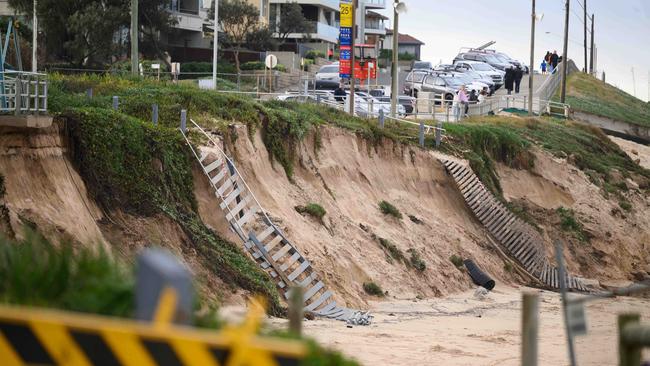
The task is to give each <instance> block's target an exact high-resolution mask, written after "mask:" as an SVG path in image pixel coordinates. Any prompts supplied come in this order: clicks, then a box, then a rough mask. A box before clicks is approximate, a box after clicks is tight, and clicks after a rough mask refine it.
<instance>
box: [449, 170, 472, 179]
mask: <svg viewBox="0 0 650 366" xmlns="http://www.w3.org/2000/svg"><path fill="white" fill-rule="evenodd" d="M468 174H472V171H471V170H470V169H459V170H458V171H457V172H456V173H455V174H453V176H454V179H455V180H456V182H460V181H461V180H462V179H463V178H464V177H466V176H467V175H468Z"/></svg>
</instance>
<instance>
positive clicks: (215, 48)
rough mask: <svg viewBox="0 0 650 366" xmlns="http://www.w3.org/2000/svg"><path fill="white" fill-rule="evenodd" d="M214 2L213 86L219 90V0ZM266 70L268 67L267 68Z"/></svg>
mask: <svg viewBox="0 0 650 366" xmlns="http://www.w3.org/2000/svg"><path fill="white" fill-rule="evenodd" d="M213 2H214V37H213V41H212V42H213V43H214V44H213V45H212V46H213V47H212V86H213V87H214V90H217V53H218V50H219V44H218V43H217V41H218V40H219V0H213ZM265 70H266V69H265Z"/></svg>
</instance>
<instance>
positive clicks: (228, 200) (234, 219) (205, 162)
mask: <svg viewBox="0 0 650 366" xmlns="http://www.w3.org/2000/svg"><path fill="white" fill-rule="evenodd" d="M191 122H192V123H193V124H194V126H195V127H196V130H197V131H200V133H202V134H203V135H205V137H207V138H208V140H209V141H210V143H211V145H212V147H213V149H212V151H211V153H208V152H202V151H197V150H198V149H197V148H195V147H194V146H193V145H192V144H191V143H190V141H189V139H188V137H187V131H183V130H181V133H182V134H183V136H184V137H185V140H186V141H187V144H188V146H189V147H190V149H191V150H192V153H193V154H194V156H195V157H196V159H197V160H198V161H199V163H200V165H201V168H202V169H203V172H204V173H205V176H206V178H207V179H208V181H209V182H210V185H211V186H212V188H213V189H214V191H215V195H216V197H217V198H218V199H219V201H220V205H219V207H220V208H221V210H223V212H224V213H225V214H226V220H228V222H229V224H230V227H231V229H232V230H233V231H234V232H235V233H236V234H237V235H238V236H239V237H240V238H241V240H242V242H243V244H244V248H245V249H246V251H247V252H248V253H249V254H250V255H251V256H252V257H253V259H254V260H255V261H256V262H257V263H258V264H259V265H260V267H261V268H262V269H263V270H264V271H266V272H267V273H268V274H269V275H270V276H271V278H273V280H274V281H275V283H276V284H277V286H278V289H279V291H280V293H281V294H282V295H283V296H284V297H285V298H286V299H288V298H289V289H290V288H291V287H293V286H300V287H302V288H303V289H304V294H303V300H304V304H305V308H304V309H305V311H307V312H311V313H313V314H315V315H319V316H323V317H327V318H331V319H337V320H343V321H348V322H350V323H354V324H358V325H367V324H370V322H371V320H372V316H371V315H369V313H368V312H362V311H359V310H353V309H348V308H346V307H341V306H338V305H337V303H336V301H334V300H333V299H332V292H331V291H329V290H327V289H326V287H325V284H324V283H323V281H321V280H320V279H319V276H318V274H317V273H316V272H315V271H314V269H313V267H312V266H311V264H310V263H309V261H308V260H307V259H306V258H305V257H304V256H303V255H302V254H300V252H299V251H298V249H297V248H296V247H295V246H294V245H293V244H292V243H291V241H289V239H288V238H287V237H286V236H285V235H284V233H283V232H282V231H281V230H280V228H278V227H277V226H276V225H275V224H274V223H273V222H272V221H271V219H270V218H269V216H268V215H267V213H266V211H264V209H263V208H262V206H261V205H260V203H259V201H258V200H257V199H256V198H255V195H254V194H253V192H252V191H251V189H250V188H249V187H248V185H247V184H246V181H244V177H242V175H241V174H240V173H239V171H238V170H237V168H236V167H235V164H234V163H233V161H232V160H231V159H230V158H229V157H228V156H227V155H226V154H225V153H224V152H223V150H221V148H220V147H219V145H218V144H217V143H216V142H215V141H214V140H213V139H212V137H211V136H210V135H209V134H207V133H206V132H205V131H204V130H203V129H202V128H201V127H200V126H199V125H197V124H196V123H195V122H194V121H191Z"/></svg>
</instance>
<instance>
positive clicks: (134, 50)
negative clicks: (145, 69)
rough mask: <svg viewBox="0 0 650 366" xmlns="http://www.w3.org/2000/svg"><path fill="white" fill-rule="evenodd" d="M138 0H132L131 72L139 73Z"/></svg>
mask: <svg viewBox="0 0 650 366" xmlns="http://www.w3.org/2000/svg"><path fill="white" fill-rule="evenodd" d="M138 1H139V0H131V74H133V75H138V74H139V65H140V62H139V60H138V57H139V55H138Z"/></svg>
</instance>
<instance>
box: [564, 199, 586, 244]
mask: <svg viewBox="0 0 650 366" xmlns="http://www.w3.org/2000/svg"><path fill="white" fill-rule="evenodd" d="M556 211H557V213H558V215H559V216H560V227H561V228H562V230H564V231H567V232H571V233H573V234H574V235H575V237H576V238H577V239H578V240H580V241H582V242H586V241H589V235H587V233H586V232H585V231H584V229H583V226H582V224H581V223H580V221H578V219H577V218H576V217H575V212H574V211H573V210H571V209H567V208H564V207H560V208H558V209H557V210H556Z"/></svg>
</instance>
